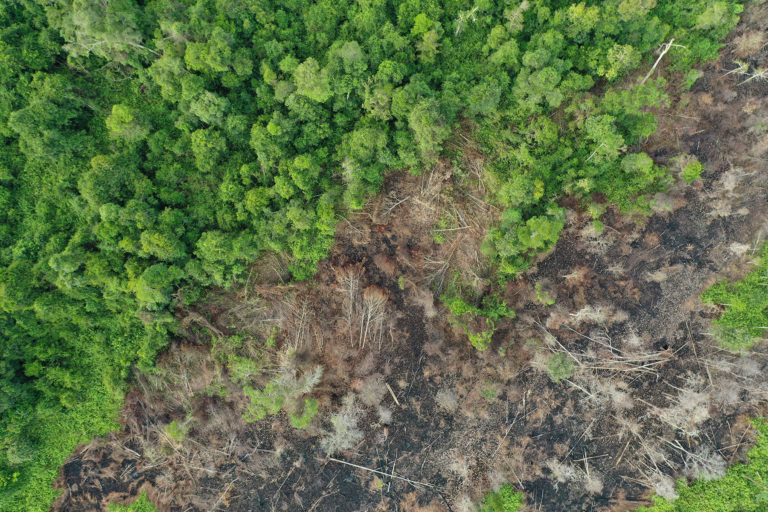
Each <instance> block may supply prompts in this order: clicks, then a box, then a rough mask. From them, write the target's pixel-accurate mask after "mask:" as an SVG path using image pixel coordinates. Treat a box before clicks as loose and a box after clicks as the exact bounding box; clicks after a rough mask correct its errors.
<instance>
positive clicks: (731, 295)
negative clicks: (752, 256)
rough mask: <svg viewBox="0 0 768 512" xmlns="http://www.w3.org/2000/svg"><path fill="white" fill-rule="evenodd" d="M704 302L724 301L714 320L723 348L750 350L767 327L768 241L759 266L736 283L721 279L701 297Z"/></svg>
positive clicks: (759, 259) (715, 329)
mask: <svg viewBox="0 0 768 512" xmlns="http://www.w3.org/2000/svg"><path fill="white" fill-rule="evenodd" d="M701 299H702V300H703V301H704V302H708V303H710V304H721V305H723V307H724V309H725V310H724V312H723V314H722V315H721V316H720V318H717V319H715V320H713V321H712V323H713V324H714V328H713V334H714V336H715V338H716V339H717V340H718V342H719V343H720V345H721V346H722V347H723V348H726V349H728V350H730V351H733V352H738V351H742V350H749V349H750V348H752V346H753V345H754V344H755V343H757V342H758V341H760V340H761V339H763V338H764V336H765V333H766V326H768V244H766V245H765V246H763V248H762V250H761V252H760V254H759V256H758V258H757V266H756V268H755V269H754V270H752V271H751V272H749V273H748V274H747V275H746V276H744V279H742V280H740V281H737V282H735V283H727V282H721V283H718V284H716V285H714V286H712V287H711V288H710V289H709V290H707V291H706V292H704V293H703V294H702V296H701Z"/></svg>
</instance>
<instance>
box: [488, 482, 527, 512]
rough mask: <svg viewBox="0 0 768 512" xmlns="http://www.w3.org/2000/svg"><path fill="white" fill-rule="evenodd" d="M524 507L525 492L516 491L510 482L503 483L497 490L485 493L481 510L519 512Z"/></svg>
mask: <svg viewBox="0 0 768 512" xmlns="http://www.w3.org/2000/svg"><path fill="white" fill-rule="evenodd" d="M522 508H523V493H521V492H517V491H515V488H514V487H512V486H511V485H509V484H506V485H503V486H502V487H501V489H499V490H498V491H497V492H489V493H488V494H486V495H485V498H484V499H483V503H482V505H481V506H480V512H518V511H519V510H522Z"/></svg>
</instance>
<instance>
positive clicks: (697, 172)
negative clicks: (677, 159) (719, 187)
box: [683, 160, 704, 183]
mask: <svg viewBox="0 0 768 512" xmlns="http://www.w3.org/2000/svg"><path fill="white" fill-rule="evenodd" d="M703 170H704V165H703V164H702V163H701V162H699V161H698V160H694V161H693V162H690V163H689V164H688V165H686V166H685V167H684V168H683V179H684V180H685V181H686V182H687V183H691V182H692V181H694V180H698V179H699V178H701V173H702V171H703Z"/></svg>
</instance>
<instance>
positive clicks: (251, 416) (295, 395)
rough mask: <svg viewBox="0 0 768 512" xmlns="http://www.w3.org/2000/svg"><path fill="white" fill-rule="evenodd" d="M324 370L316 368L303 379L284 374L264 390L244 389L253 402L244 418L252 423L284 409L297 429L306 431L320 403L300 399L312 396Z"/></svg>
mask: <svg viewBox="0 0 768 512" xmlns="http://www.w3.org/2000/svg"><path fill="white" fill-rule="evenodd" d="M321 375H322V368H321V367H319V366H317V367H315V368H314V369H312V370H310V371H306V372H305V373H304V374H303V375H301V376H298V377H297V375H296V372H293V371H283V372H281V373H279V374H278V375H276V376H275V377H274V378H272V379H271V380H270V381H269V382H267V383H266V385H265V386H264V389H254V388H253V387H251V386H248V385H246V386H244V387H243V393H244V394H245V396H246V397H247V398H248V399H249V400H250V403H249V404H248V406H247V408H246V412H245V414H243V418H245V421H248V422H252V421H258V420H261V419H264V418H266V417H267V416H268V415H274V414H277V413H278V412H280V411H281V410H283V409H285V411H286V412H287V413H288V418H289V420H290V422H291V425H293V426H294V427H295V428H306V427H307V426H309V423H310V421H311V420H312V418H313V417H314V416H315V415H316V414H317V411H318V405H319V404H318V402H317V400H315V399H314V398H305V399H304V400H303V401H302V400H301V397H302V396H303V395H306V394H308V393H310V392H312V389H314V387H315V386H316V385H317V383H318V382H319V381H320V377H321Z"/></svg>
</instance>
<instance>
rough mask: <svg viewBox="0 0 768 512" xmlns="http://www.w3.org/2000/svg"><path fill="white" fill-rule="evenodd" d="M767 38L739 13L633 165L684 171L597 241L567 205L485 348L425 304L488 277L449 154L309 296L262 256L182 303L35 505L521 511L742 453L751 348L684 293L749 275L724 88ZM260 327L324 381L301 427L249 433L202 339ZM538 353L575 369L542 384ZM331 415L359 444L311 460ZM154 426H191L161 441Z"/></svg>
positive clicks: (738, 150) (759, 394)
mask: <svg viewBox="0 0 768 512" xmlns="http://www.w3.org/2000/svg"><path fill="white" fill-rule="evenodd" d="M767 29H768V5H763V6H751V7H750V8H749V9H747V10H746V11H745V13H744V16H743V19H742V22H741V23H740V25H739V26H738V27H737V29H736V30H735V32H734V33H733V34H732V35H731V37H730V39H729V41H728V44H727V46H726V47H725V48H724V49H723V51H722V54H721V58H720V60H719V61H718V62H716V63H712V64H711V65H709V66H707V67H706V68H704V69H703V70H702V71H703V75H702V76H701V78H700V79H699V80H698V81H697V82H696V83H695V85H694V86H693V88H692V89H691V91H690V92H688V93H686V94H685V95H684V97H683V98H682V100H681V101H680V102H679V103H677V104H675V105H672V106H670V107H669V108H667V109H664V110H662V111H659V112H657V115H658V116H659V120H660V129H659V130H658V132H657V133H656V134H655V135H654V136H653V137H652V138H651V139H649V140H648V141H647V143H646V144H645V146H644V150H645V151H647V152H649V154H651V155H652V156H653V157H654V158H655V160H656V161H657V162H658V163H660V164H665V165H669V166H670V167H672V168H674V166H675V165H676V164H675V162H674V161H672V158H674V157H676V156H678V155H681V154H683V155H684V154H688V155H693V156H695V157H697V158H698V159H699V160H700V161H701V162H702V163H704V164H705V166H706V170H705V172H704V173H703V176H702V179H701V180H699V181H697V182H695V183H694V184H692V185H682V184H678V185H675V186H673V187H672V189H671V190H670V191H669V192H668V193H667V194H664V195H659V196H658V197H657V198H656V199H657V200H656V203H655V204H656V206H655V212H654V214H653V215H651V216H650V217H643V218H628V217H626V216H622V215H619V214H618V213H616V212H614V211H610V210H609V212H608V213H607V214H606V215H605V216H604V222H605V228H604V230H603V232H602V233H599V234H598V233H596V232H595V231H594V228H593V227H592V222H591V220H590V218H589V215H588V214H584V213H583V212H580V211H579V210H578V206H577V205H575V204H572V202H571V203H569V200H568V199H566V200H564V204H566V205H568V206H569V207H570V208H571V210H570V213H569V218H568V225H567V228H566V230H565V231H564V233H563V235H562V236H561V238H560V240H559V242H558V243H557V245H556V247H555V248H554V249H553V250H552V251H550V252H549V253H548V254H546V255H543V256H542V257H541V258H539V259H538V261H537V263H536V264H535V265H534V266H533V267H532V268H531V269H530V270H529V271H528V272H526V273H525V274H524V275H523V276H521V277H520V278H519V279H517V280H516V281H514V282H512V283H510V284H508V285H507V288H506V290H505V299H506V300H507V303H508V304H509V305H510V307H511V308H512V309H514V310H515V311H516V312H517V317H516V318H515V319H513V320H509V321H505V323H503V324H502V325H501V327H500V329H499V330H498V331H497V333H496V335H495V336H494V339H493V343H492V345H491V347H490V348H489V349H488V350H487V351H484V352H479V351H477V350H475V349H473V348H472V347H471V346H470V344H469V343H468V341H467V340H466V337H465V335H464V334H463V333H462V332H461V330H460V329H456V328H455V327H453V326H452V325H451V324H450V322H449V321H448V314H447V311H446V309H445V308H444V307H443V306H442V305H440V302H439V300H438V298H439V295H440V293H441V291H442V290H443V289H445V287H446V286H447V285H448V283H449V282H450V281H451V280H452V279H455V278H456V277H458V278H460V279H461V280H462V282H465V283H469V284H470V285H471V286H474V287H475V288H476V289H477V291H478V292H480V293H482V291H483V289H484V287H485V286H486V284H487V282H488V279H489V278H490V277H491V276H490V270H489V269H487V268H486V267H485V266H484V264H483V259H482V257H481V256H480V249H479V248H480V243H481V240H482V236H483V233H484V232H485V230H486V229H487V226H488V225H489V223H490V222H493V219H494V218H495V210H494V208H493V206H491V205H489V204H488V203H486V202H484V201H483V199H482V198H483V196H484V194H485V192H486V191H485V188H484V187H485V186H487V185H486V183H485V182H484V181H483V179H482V164H483V162H482V157H481V156H480V154H479V152H477V151H475V150H474V149H473V147H472V145H471V142H469V141H468V140H465V139H463V138H462V139H461V140H458V139H457V140H456V141H455V144H456V145H457V146H459V147H460V149H461V150H462V151H461V154H462V155H463V161H462V162H461V165H460V166H457V167H454V166H453V165H450V164H447V163H441V164H440V165H438V166H437V167H436V168H435V169H434V170H433V171H432V172H431V173H429V174H428V175H427V174H425V175H423V176H418V177H416V176H411V175H407V174H394V175H392V176H390V177H388V179H387V180H386V183H385V186H384V190H383V192H382V194H381V195H380V196H379V197H378V198H377V199H376V200H374V201H372V202H371V204H370V205H369V206H368V207H367V209H366V210H365V211H364V212H362V213H360V214H357V215H356V216H355V217H354V218H349V219H347V220H344V221H342V222H341V224H340V226H339V233H338V236H337V243H336V245H335V247H334V248H333V250H332V252H331V255H330V256H329V258H328V259H327V260H326V261H324V262H323V263H322V264H321V267H320V271H319V273H318V275H317V276H316V278H315V279H313V280H312V281H311V282H309V283H303V284H299V285H284V284H282V279H284V274H285V273H284V271H283V269H282V267H281V261H280V260H279V258H276V257H275V258H271V259H265V260H264V261H262V262H259V264H258V265H257V266H255V268H254V273H253V274H252V276H251V278H249V280H248V283H247V285H246V286H245V287H244V288H242V289H240V290H237V291H231V292H226V293H224V292H222V293H221V294H220V295H217V296H215V297H213V298H212V299H211V300H210V301H209V303H207V304H206V305H205V306H204V307H202V306H201V307H200V308H199V309H197V310H189V311H187V310H185V311H179V312H178V315H179V318H180V319H181V320H182V325H184V326H185V327H186V330H185V336H184V338H183V339H180V340H178V341H177V342H175V343H174V345H173V347H171V348H170V349H169V350H168V351H167V352H166V353H165V354H164V355H163V356H162V357H161V359H160V362H159V363H158V368H159V370H158V373H157V375H153V376H141V375H137V378H136V384H135V386H134V388H133V389H132V390H131V391H130V393H129V394H128V397H127V400H126V407H125V409H124V411H123V417H122V423H123V429H122V431H120V432H117V433H114V434H112V435H110V436H108V437H107V438H104V439H99V440H95V441H94V442H92V443H90V444H88V445H84V446H82V447H80V448H79V449H78V450H77V451H76V452H75V453H74V454H73V456H72V457H70V459H68V460H67V462H66V463H65V464H64V466H63V467H62V469H61V474H60V478H59V480H58V481H57V484H58V486H59V488H61V489H62V490H63V493H62V495H61V497H60V498H59V499H58V500H57V502H56V503H55V505H54V510H61V511H83V512H84V511H90V510H105V509H106V506H107V504H109V503H112V502H125V501H130V500H132V499H134V498H135V496H136V495H137V494H138V493H139V492H140V491H141V490H146V491H147V492H148V493H149V496H150V499H152V500H153V501H154V502H155V503H157V504H158V508H159V509H160V510H163V511H166V510H168V511H197V510H231V511H272V510H275V511H313V512H322V511H350V512H351V511H389V510H393V511H467V510H473V506H474V505H473V504H477V503H478V502H479V501H480V500H481V499H482V496H483V494H484V493H485V492H487V491H488V490H490V489H493V488H497V487H498V486H499V485H501V484H502V483H511V484H512V485H513V486H514V487H516V488H518V489H519V490H521V491H523V492H524V493H525V496H526V503H527V507H528V510H532V511H533V510H536V511H565V510H567V511H581V510H584V511H587V510H596V511H598V510H604V511H609V510H610V511H618V510H633V509H634V508H636V507H637V506H640V505H642V504H645V503H648V498H649V496H650V494H651V493H653V492H656V493H659V494H661V495H665V496H671V495H673V493H674V482H675V479H677V478H680V477H688V478H693V477H695V476H697V475H700V474H702V473H705V474H712V475H716V474H721V473H722V471H723V470H724V468H725V467H726V466H728V465H730V464H733V463H734V462H737V461H740V460H743V457H744V454H745V453H746V451H747V449H748V448H749V446H750V442H751V440H752V439H753V432H752V430H751V428H750V424H749V422H748V421H747V418H750V417H754V416H756V415H759V414H761V413H764V412H765V410H766V409H765V404H766V399H767V398H768V347H766V344H765V343H762V344H758V345H757V347H756V348H755V350H754V351H753V352H751V353H749V354H746V355H739V354H731V353H728V352H726V351H723V350H721V349H719V348H718V347H717V344H716V343H715V341H714V340H713V338H712V336H711V335H710V334H709V332H710V329H711V325H710V321H711V319H712V318H714V317H716V316H717V315H718V314H719V313H720V311H719V310H718V308H717V307H715V306H710V305H704V304H702V303H701V302H700V301H699V299H698V297H699V295H700V293H701V292H702V291H704V290H705V289H706V288H707V287H708V286H710V285H711V284H713V283H714V282H716V281H717V280H719V279H736V278H738V277H739V276H740V275H742V274H743V273H744V272H746V271H747V270H748V269H749V268H750V258H751V257H752V255H753V254H754V253H755V250H756V248H757V247H758V244H759V243H760V242H761V241H763V240H765V239H766V236H767V235H768V81H765V80H762V81H761V80H759V79H753V80H749V81H746V80H747V79H748V78H749V76H748V75H747V76H744V75H738V74H737V73H730V74H728V72H729V71H731V70H732V69H733V68H734V67H735V65H734V64H733V61H734V59H736V58H738V59H741V60H743V61H744V60H745V61H747V62H749V63H751V65H752V66H754V67H765V66H766V63H767V62H768V46H760V45H759V44H757V43H755V42H754V41H755V40H757V41H762V43H765V42H768V39H766V38H765V35H766V30H767ZM761 34H762V36H761ZM761 37H763V39H760V38H761ZM436 226H437V227H436ZM537 285H538V289H539V290H540V293H539V294H537V291H536V286H537ZM541 292H544V293H546V294H548V295H549V297H550V298H553V299H555V302H554V304H552V305H546V304H543V303H542V300H541V299H540V298H538V297H539V296H541ZM544 302H547V301H544ZM374 306H375V307H374ZM275 328H277V329H275ZM265 333H267V334H265ZM268 333H272V334H273V335H274V333H277V334H276V340H277V346H278V347H280V346H290V347H292V348H294V349H295V357H294V359H293V360H292V362H291V364H293V365H294V366H296V367H297V368H300V369H301V368H307V367H309V365H314V364H320V365H321V366H323V368H324V374H323V378H322V380H321V382H320V384H319V385H318V386H317V387H316V388H315V390H314V391H313V392H312V396H313V397H315V398H316V399H317V400H318V401H319V403H320V414H318V415H317V416H316V417H315V418H314V419H313V421H312V423H311V425H310V426H309V427H308V428H307V429H304V430H297V429H293V428H291V427H290V426H289V425H288V419H287V416H286V415H285V413H283V412H281V413H279V414H277V415H275V416H270V417H267V418H266V419H264V420H261V421H257V422H253V423H247V422H245V421H244V420H243V419H242V414H243V411H244V409H245V406H246V399H245V398H244V396H243V394H242V387H241V386H240V387H239V386H237V385H236V384H235V383H234V382H233V380H232V379H231V378H230V375H229V372H228V370H227V367H226V365H224V364H222V362H221V361H220V359H219V358H217V357H216V349H214V350H213V352H212V350H211V345H210V343H209V342H210V340H211V338H216V339H219V340H224V339H228V337H230V336H232V335H235V334H238V335H240V336H241V337H242V336H246V337H248V336H250V337H253V338H254V339H257V338H259V337H261V339H264V337H265V336H266V335H268ZM246 345H247V342H246ZM276 353H277V351H276ZM553 355H558V357H563V356H564V357H565V358H567V359H568V360H570V361H572V362H573V363H574V375H573V376H572V377H570V378H569V379H566V380H563V381H560V382H557V383H556V382H553V380H552V379H551V378H550V376H549V374H548V372H547V365H548V361H549V359H550V358H551V357H552V356H553ZM275 358H276V359H275V360H277V356H275ZM274 364H275V365H277V364H278V363H274ZM345 396H346V397H351V398H346V399H345ZM345 400H346V401H347V402H350V401H351V400H354V404H355V405H354V407H351V408H348V409H349V410H351V411H352V412H350V413H349V414H351V416H352V417H353V418H354V419H355V420H356V423H357V427H354V428H352V430H359V431H360V432H361V434H362V435H361V436H355V435H354V434H353V435H352V438H354V439H355V442H354V443H353V446H352V447H351V448H348V449H345V450H341V451H339V452H338V453H336V454H335V455H334V456H333V457H332V458H330V457H329V456H327V455H326V453H325V452H324V451H323V450H322V449H321V448H320V441H321V440H322V439H324V438H327V437H328V436H329V434H328V432H329V431H330V430H332V423H331V421H330V419H331V417H332V416H333V415H334V414H338V412H339V410H340V409H342V405H341V404H342V402H343V401H345ZM171 421H176V422H177V424H180V425H183V426H184V429H186V433H185V434H183V435H177V436H170V435H169V434H168V432H169V431H168V429H167V425H168V424H170V422H171ZM352 423H353V424H354V421H353V422H352ZM345 463H348V464H345ZM349 464H354V465H357V466H361V467H362V468H367V469H362V468H359V467H355V466H351V465H349ZM371 470H374V471H371Z"/></svg>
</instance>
